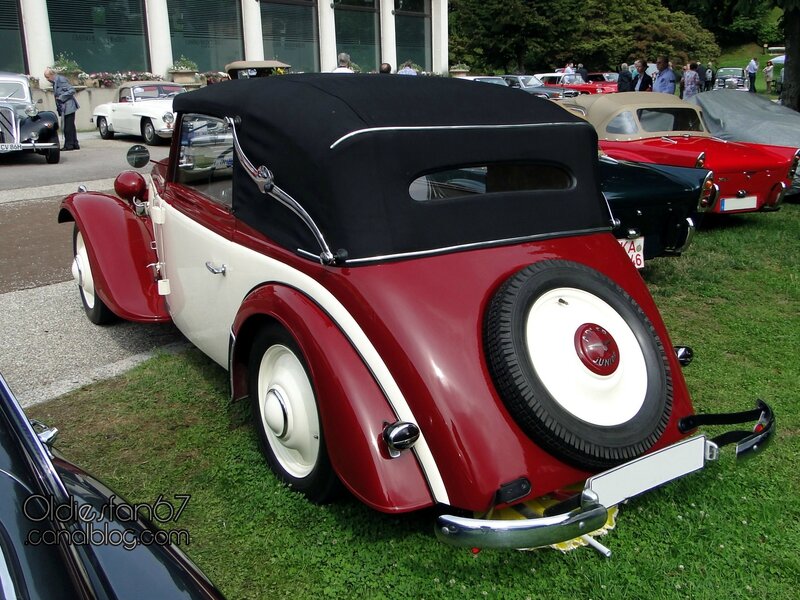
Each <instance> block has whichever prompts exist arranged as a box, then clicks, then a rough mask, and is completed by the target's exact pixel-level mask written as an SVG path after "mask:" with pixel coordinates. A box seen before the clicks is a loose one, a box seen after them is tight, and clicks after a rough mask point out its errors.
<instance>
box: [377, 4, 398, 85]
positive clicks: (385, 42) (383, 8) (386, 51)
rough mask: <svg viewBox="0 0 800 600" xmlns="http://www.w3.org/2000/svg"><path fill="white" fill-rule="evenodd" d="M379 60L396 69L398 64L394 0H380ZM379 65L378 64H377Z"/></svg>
mask: <svg viewBox="0 0 800 600" xmlns="http://www.w3.org/2000/svg"><path fill="white" fill-rule="evenodd" d="M380 18H381V62H387V63H389V64H390V65H392V70H393V71H396V70H397V68H398V67H399V66H400V65H398V64H397V39H396V36H395V27H394V0H381V2H380ZM378 66H379V67H380V65H378Z"/></svg>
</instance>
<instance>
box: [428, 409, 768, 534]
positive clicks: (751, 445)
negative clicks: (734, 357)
mask: <svg viewBox="0 0 800 600" xmlns="http://www.w3.org/2000/svg"><path fill="white" fill-rule="evenodd" d="M756 419H757V423H756V426H755V428H754V430H753V431H752V432H741V431H732V432H728V433H726V434H723V435H721V436H718V437H716V438H714V439H711V440H709V439H706V437H705V436H704V435H699V436H695V437H691V438H688V439H685V440H682V441H680V442H678V443H676V444H673V445H671V446H668V447H667V448H664V449H662V450H659V451H657V452H653V453H651V454H647V455H645V456H642V457H640V458H637V459H635V460H632V461H630V462H628V463H625V464H624V465H620V466H618V467H615V468H613V469H610V470H608V471H605V472H603V473H600V474H598V475H594V476H593V477H590V478H589V479H588V480H587V481H586V484H585V487H584V489H583V491H582V492H581V493H580V495H579V496H578V497H576V498H574V499H572V500H571V501H566V502H564V503H562V505H563V506H565V507H567V510H566V512H562V513H560V514H555V515H549V516H543V517H541V518H537V519H524V520H489V519H473V518H467V517H459V516H454V515H442V516H440V517H439V518H438V519H437V522H436V537H437V538H438V539H439V540H440V541H442V542H444V543H446V544H451V545H453V546H463V547H468V548H509V549H513V548H517V549H520V548H536V547H539V546H549V545H551V544H556V543H559V542H565V541H568V540H572V539H574V538H577V537H581V536H583V535H586V534H588V533H591V532H593V531H596V530H598V529H600V528H602V527H603V526H604V525H605V524H606V520H607V518H608V510H609V509H610V508H611V507H613V506H616V505H618V504H620V503H621V502H624V501H625V500H627V499H629V498H633V497H634V496H638V495H639V494H643V493H644V492H647V491H649V490H651V489H654V488H656V487H658V486H661V485H663V484H665V483H668V482H670V481H674V480H676V479H679V478H681V477H684V476H686V475H689V474H690V473H694V472H695V471H699V470H701V469H702V468H703V467H705V465H706V463H707V462H708V461H714V460H716V459H717V457H718V456H719V448H720V447H721V446H725V445H728V444H731V443H735V444H736V455H737V457H740V456H743V455H746V454H751V453H753V452H755V451H756V450H759V449H761V448H763V446H764V445H765V444H766V442H767V441H768V440H769V439H770V437H771V436H772V434H773V433H774V429H775V418H774V416H773V413H772V409H770V407H769V406H768V405H767V404H766V403H765V402H763V401H761V400H759V401H758V405H757V408H756V409H754V410H752V411H748V412H743V413H732V414H725V415H697V416H695V415H693V416H691V417H687V418H686V419H683V420H682V429H684V430H687V429H692V428H693V427H696V426H697V424H734V423H742V422H746V421H752V420H756ZM576 503H577V504H578V506H577V508H573V509H572V510H568V508H569V507H572V506H574V505H575V504H576Z"/></svg>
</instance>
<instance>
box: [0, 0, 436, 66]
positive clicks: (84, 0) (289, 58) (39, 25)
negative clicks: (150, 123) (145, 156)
mask: <svg viewBox="0 0 800 600" xmlns="http://www.w3.org/2000/svg"><path fill="white" fill-rule="evenodd" d="M447 41H448V40H447V1H446V0H333V1H332V2H330V1H328V0H0V48H2V49H3V51H2V52H0V70H1V71H14V72H18V73H28V74H31V75H35V76H37V77H41V76H42V73H43V72H44V69H45V67H47V66H50V65H52V64H53V63H54V61H55V58H56V57H58V56H60V55H63V56H66V57H68V58H71V59H74V60H75V61H76V62H77V63H78V64H79V65H80V67H81V69H82V70H83V71H85V72H87V73H92V72H101V71H108V72H115V71H149V72H152V73H157V74H161V75H165V74H166V73H167V71H168V70H169V68H170V66H171V65H172V64H173V62H174V60H176V59H178V58H180V57H181V56H183V57H186V58H188V59H190V60H192V61H194V62H195V63H197V65H198V70H199V71H221V70H223V68H224V67H225V65H226V64H227V63H230V62H232V61H234V60H242V59H245V60H264V59H277V60H280V61H282V62H285V63H288V64H290V65H292V71H293V72H295V73H297V72H310V71H331V70H333V69H334V68H335V67H336V56H337V54H338V53H339V52H347V53H348V54H349V55H350V56H351V59H352V61H353V62H354V63H356V64H357V65H358V67H359V68H360V70H362V71H366V72H369V71H376V70H377V69H378V66H379V65H380V63H382V62H388V63H389V64H391V65H392V67H393V68H394V69H396V68H397V67H398V63H400V64H402V63H403V62H405V61H406V60H410V61H412V62H414V63H416V64H417V65H419V66H420V67H422V68H423V69H424V70H426V71H431V72H434V73H445V72H447V67H448V65H447Z"/></svg>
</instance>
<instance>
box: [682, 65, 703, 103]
mask: <svg viewBox="0 0 800 600" xmlns="http://www.w3.org/2000/svg"><path fill="white" fill-rule="evenodd" d="M681 84H682V85H681V87H682V88H683V99H684V100H688V99H689V98H691V97H692V96H696V95H697V94H698V93H699V92H700V76H699V75H698V74H697V63H696V62H693V63H691V64H690V65H689V68H688V69H687V70H686V71H684V73H683V79H682V80H681Z"/></svg>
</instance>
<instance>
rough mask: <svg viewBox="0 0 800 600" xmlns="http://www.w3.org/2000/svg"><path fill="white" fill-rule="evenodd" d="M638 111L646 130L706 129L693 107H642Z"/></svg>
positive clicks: (643, 127) (640, 120)
mask: <svg viewBox="0 0 800 600" xmlns="http://www.w3.org/2000/svg"><path fill="white" fill-rule="evenodd" d="M636 113H637V115H638V117H639V122H640V123H641V124H642V129H643V130H644V131H705V129H704V128H703V123H702V121H701V120H700V115H699V114H698V112H697V111H696V110H694V109H693V108H677V107H676V108H640V109H639V110H638V111H636Z"/></svg>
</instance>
